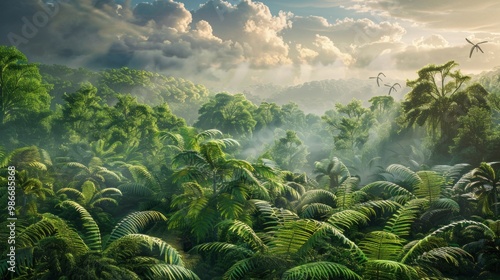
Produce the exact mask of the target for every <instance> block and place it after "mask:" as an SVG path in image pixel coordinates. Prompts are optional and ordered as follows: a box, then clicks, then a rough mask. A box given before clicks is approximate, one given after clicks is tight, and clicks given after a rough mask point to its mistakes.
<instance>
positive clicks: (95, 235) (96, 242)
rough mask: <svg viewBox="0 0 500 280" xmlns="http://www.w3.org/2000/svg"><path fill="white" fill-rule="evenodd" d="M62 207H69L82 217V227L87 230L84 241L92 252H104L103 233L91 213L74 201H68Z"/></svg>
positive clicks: (62, 203)
mask: <svg viewBox="0 0 500 280" xmlns="http://www.w3.org/2000/svg"><path fill="white" fill-rule="evenodd" d="M60 205H61V206H63V207H69V208H71V209H73V210H74V211H76V212H77V213H78V214H79V215H80V219H81V221H82V226H83V228H84V230H85V232H84V233H83V240H84V241H85V244H87V246H88V248H89V249H90V250H92V251H97V252H100V251H101V250H102V247H101V246H102V242H101V232H100V230H99V226H98V225H97V223H96V222H95V220H94V218H92V216H91V215H90V214H89V212H87V210H86V209H85V208H83V207H82V206H81V205H80V204H78V203H76V202H74V201H69V200H66V201H63V202H61V204H60Z"/></svg>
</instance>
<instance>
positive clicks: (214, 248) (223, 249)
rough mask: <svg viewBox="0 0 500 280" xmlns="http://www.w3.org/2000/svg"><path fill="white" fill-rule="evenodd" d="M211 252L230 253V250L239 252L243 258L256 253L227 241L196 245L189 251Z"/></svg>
mask: <svg viewBox="0 0 500 280" xmlns="http://www.w3.org/2000/svg"><path fill="white" fill-rule="evenodd" d="M200 252H209V253H212V254H214V253H215V254H229V253H230V252H238V253H240V254H241V255H242V257H243V258H248V257H250V256H252V255H253V254H254V252H253V251H252V250H250V249H247V248H244V247H242V246H238V245H234V244H231V243H225V242H208V243H203V244H200V245H196V246H194V247H193V248H192V249H191V250H190V251H189V253H200Z"/></svg>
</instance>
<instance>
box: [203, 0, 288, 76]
mask: <svg viewBox="0 0 500 280" xmlns="http://www.w3.org/2000/svg"><path fill="white" fill-rule="evenodd" d="M288 17H289V15H288V14H286V13H279V14H278V15H276V16H273V15H272V14H271V11H270V10H269V8H268V7H267V6H266V5H264V4H263V3H260V2H252V1H249V0H245V1H242V2H240V3H239V4H238V5H232V4H230V3H228V2H225V1H220V0H215V1H208V2H207V3H206V4H204V5H202V6H201V7H200V8H199V9H198V10H196V11H194V13H193V23H196V22H198V21H201V20H203V21H206V22H208V23H209V24H210V26H212V28H213V30H214V34H215V35H216V36H218V37H220V38H222V39H224V40H231V41H235V42H238V43H239V44H240V45H241V46H242V47H243V51H244V53H245V57H246V58H247V62H249V63H250V65H251V66H254V67H271V66H279V65H283V64H289V63H291V60H290V58H289V57H288V52H289V45H288V44H286V43H285V42H284V41H283V38H282V37H281V36H280V35H279V32H281V31H282V30H283V29H285V28H287V27H288V26H289V20H288Z"/></svg>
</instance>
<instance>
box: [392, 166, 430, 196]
mask: <svg viewBox="0 0 500 280" xmlns="http://www.w3.org/2000/svg"><path fill="white" fill-rule="evenodd" d="M386 171H387V172H388V174H383V176H384V177H385V178H386V180H388V181H390V182H393V183H396V184H398V185H400V186H402V187H403V188H405V189H407V190H408V191H413V190H414V189H415V188H416V187H417V186H418V185H419V184H420V183H421V182H422V180H421V178H420V177H419V176H418V175H417V174H416V173H415V172H413V171H411V170H410V169H409V168H407V167H404V166H402V165H400V164H391V165H389V166H388V167H387V168H386Z"/></svg>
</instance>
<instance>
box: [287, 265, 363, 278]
mask: <svg viewBox="0 0 500 280" xmlns="http://www.w3.org/2000/svg"><path fill="white" fill-rule="evenodd" d="M281 279H282V280H303V279H355V280H358V279H359V280H361V279H363V278H362V277H361V276H359V275H358V274H356V273H355V272H354V271H352V270H350V269H349V268H347V267H346V266H345V265H342V264H338V263H333V262H313V263H307V264H303V265H299V266H296V267H294V268H291V269H289V270H287V271H285V273H283V275H282V277H281Z"/></svg>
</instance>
